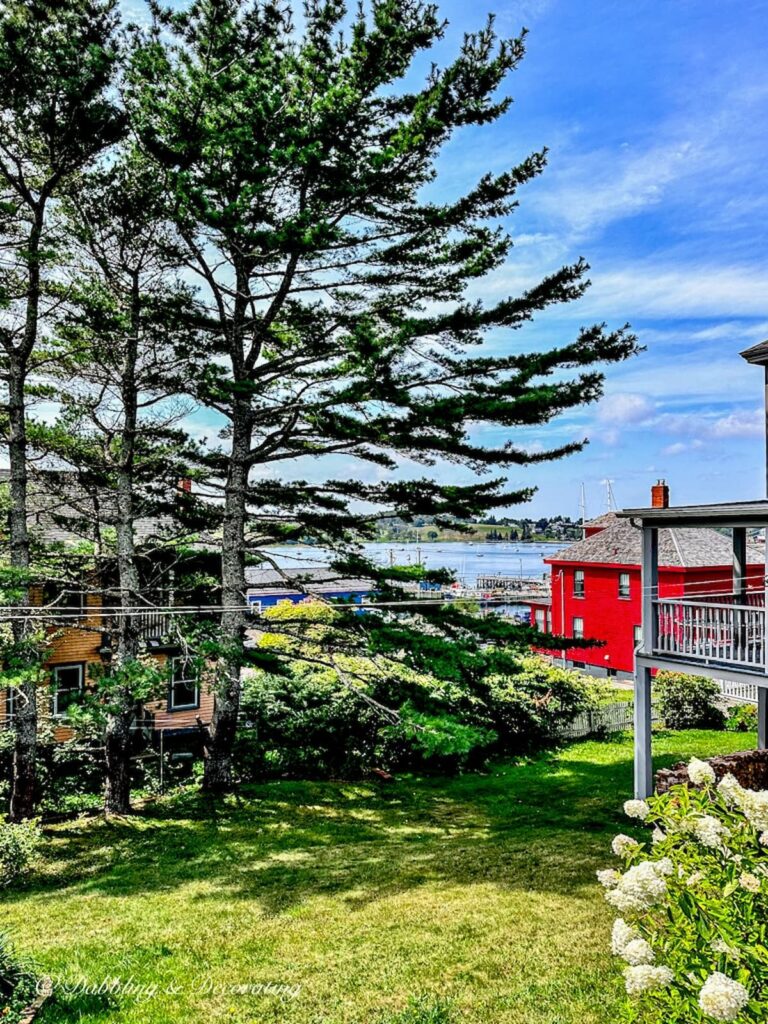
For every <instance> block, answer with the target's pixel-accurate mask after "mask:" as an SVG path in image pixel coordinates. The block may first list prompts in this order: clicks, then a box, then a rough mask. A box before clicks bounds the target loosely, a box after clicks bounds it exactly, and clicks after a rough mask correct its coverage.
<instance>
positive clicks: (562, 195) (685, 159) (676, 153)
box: [535, 140, 702, 237]
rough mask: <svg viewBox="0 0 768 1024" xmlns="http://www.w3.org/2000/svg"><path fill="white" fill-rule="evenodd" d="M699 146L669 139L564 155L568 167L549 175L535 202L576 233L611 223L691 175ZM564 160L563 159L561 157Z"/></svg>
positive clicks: (659, 198) (659, 197)
mask: <svg viewBox="0 0 768 1024" xmlns="http://www.w3.org/2000/svg"><path fill="white" fill-rule="evenodd" d="M701 154H702V149H701V147H700V146H698V147H697V145H695V144H694V143H693V142H691V141H687V140H683V141H678V140H675V141H671V142H670V143H669V144H668V145H654V146H652V147H651V148H650V149H643V150H637V149H635V150H630V149H629V148H626V149H624V150H623V151H622V152H619V153H616V152H615V151H613V152H605V151H593V152H591V153H588V154H585V155H582V156H573V155H568V157H567V170H563V171H562V172H560V173H558V172H557V164H556V166H555V173H554V174H553V175H552V178H551V182H552V184H551V185H549V184H548V187H547V188H545V189H542V190H541V192H540V193H539V194H538V195H537V196H536V199H535V205H536V206H537V207H538V209H539V210H540V211H541V212H542V213H544V214H545V215H547V216H549V217H557V218H560V219H564V220H565V221H566V222H567V224H568V225H569V227H570V229H571V231H572V232H573V233H574V234H575V235H576V236H578V237H581V236H584V235H588V234H590V233H591V232H593V231H594V230H595V229H597V228H600V227H603V226H604V225H606V224H609V223H611V222H612V221H615V220H619V219H621V218H623V217H629V216H632V215H633V214H636V213H638V212H639V211H641V210H643V209H645V208H646V207H649V206H655V205H657V204H658V203H660V202H661V201H662V200H663V198H664V194H665V189H666V187H667V186H668V185H669V184H670V183H671V182H673V181H675V180H676V179H678V178H680V177H682V176H684V175H687V174H691V173H692V171H693V170H694V168H696V166H697V164H698V163H699V162H700V159H701ZM561 161H562V162H563V164H565V163H566V157H565V155H563V157H561Z"/></svg>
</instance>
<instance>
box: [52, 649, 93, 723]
mask: <svg viewBox="0 0 768 1024" xmlns="http://www.w3.org/2000/svg"><path fill="white" fill-rule="evenodd" d="M65 668H66V669H70V668H76V669H77V670H78V672H79V675H80V682H79V685H78V687H77V692H78V693H82V692H83V690H84V689H85V665H84V664H83V663H82V661H73V662H70V663H68V664H66V665H51V685H52V689H53V694H52V697H51V713H52V715H53V717H54V718H66V717H67V712H66V709H65V710H64V711H59V688H58V686H57V685H56V682H57V679H58V673H59V671H60V670H61V669H65ZM73 690H74V687H67V689H66V691H65V692H66V693H71V692H73Z"/></svg>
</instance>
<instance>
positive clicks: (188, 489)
mask: <svg viewBox="0 0 768 1024" xmlns="http://www.w3.org/2000/svg"><path fill="white" fill-rule="evenodd" d="M177 486H178V488H179V490H180V491H183V492H184V493H185V494H191V493H192V481H191V480H190V479H189V477H186V476H183V477H181V478H180V480H179V482H178V484H177Z"/></svg>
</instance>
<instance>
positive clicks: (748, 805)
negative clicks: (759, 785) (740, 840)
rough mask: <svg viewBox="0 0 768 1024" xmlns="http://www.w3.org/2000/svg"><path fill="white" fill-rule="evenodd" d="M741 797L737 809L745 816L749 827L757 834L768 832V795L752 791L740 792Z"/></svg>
mask: <svg viewBox="0 0 768 1024" xmlns="http://www.w3.org/2000/svg"><path fill="white" fill-rule="evenodd" d="M742 794H743V796H742V797H741V802H740V803H739V807H740V808H741V810H742V811H743V812H744V814H745V815H746V817H747V819H748V820H749V823H750V825H752V826H753V827H754V828H756V829H757V831H758V832H766V831H768V793H767V792H765V790H760V791H759V792H757V791H755V790H754V789H744V790H742Z"/></svg>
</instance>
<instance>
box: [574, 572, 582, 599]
mask: <svg viewBox="0 0 768 1024" xmlns="http://www.w3.org/2000/svg"><path fill="white" fill-rule="evenodd" d="M573 596H574V597H584V570H583V569H576V570H575V572H574V574H573Z"/></svg>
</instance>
